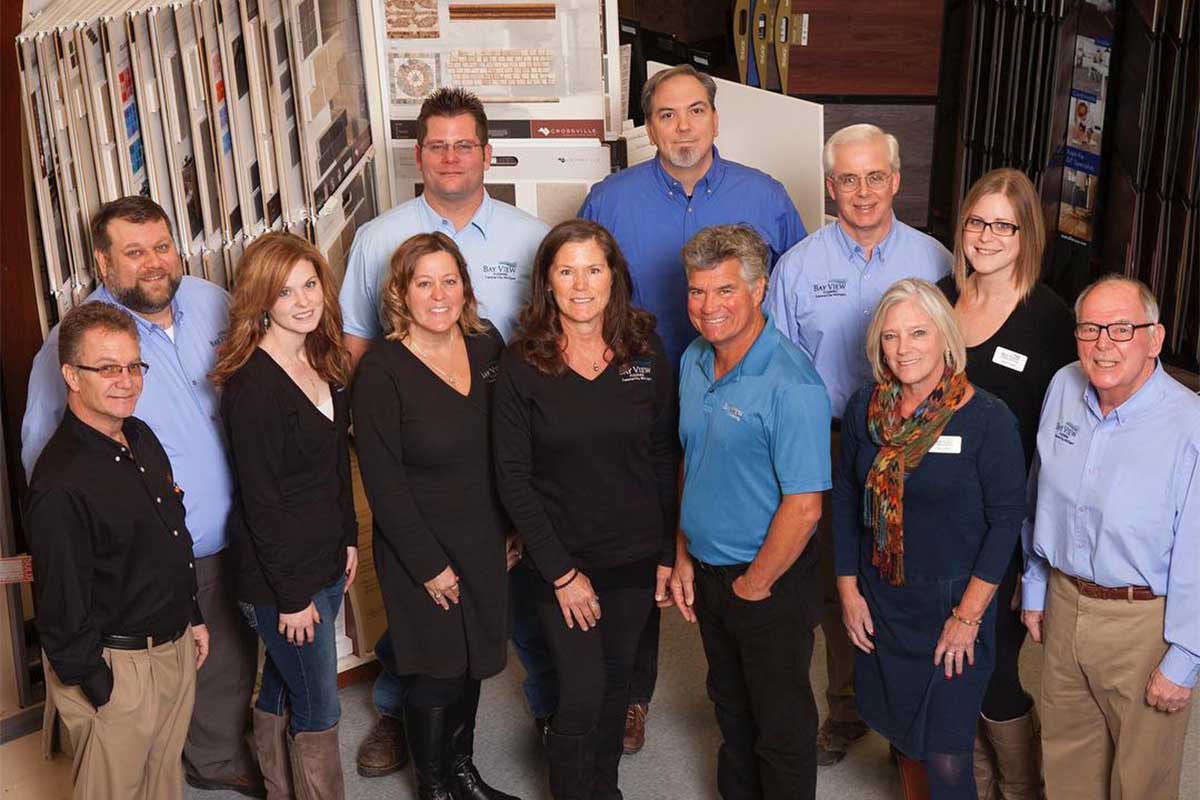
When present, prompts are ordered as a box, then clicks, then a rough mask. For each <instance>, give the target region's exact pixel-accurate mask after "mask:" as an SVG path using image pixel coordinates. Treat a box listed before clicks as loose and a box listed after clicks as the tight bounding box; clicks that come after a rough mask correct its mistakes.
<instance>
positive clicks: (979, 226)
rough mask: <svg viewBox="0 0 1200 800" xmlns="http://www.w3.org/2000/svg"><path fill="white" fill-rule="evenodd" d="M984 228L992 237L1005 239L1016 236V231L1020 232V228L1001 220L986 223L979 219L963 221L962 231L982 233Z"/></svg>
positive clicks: (973, 218)
mask: <svg viewBox="0 0 1200 800" xmlns="http://www.w3.org/2000/svg"><path fill="white" fill-rule="evenodd" d="M984 228H990V229H991V231H992V235H994V236H1003V237H1005V238H1008V237H1009V236H1016V234H1017V231H1019V230H1021V226H1020V225H1018V224H1016V223H1015V222H1005V221H1004V220H1002V219H997V220H992V221H991V222H988V221H987V220H985V219H980V218H979V217H967V218H966V219H965V220H963V230H964V231H966V232H967V233H983V229H984Z"/></svg>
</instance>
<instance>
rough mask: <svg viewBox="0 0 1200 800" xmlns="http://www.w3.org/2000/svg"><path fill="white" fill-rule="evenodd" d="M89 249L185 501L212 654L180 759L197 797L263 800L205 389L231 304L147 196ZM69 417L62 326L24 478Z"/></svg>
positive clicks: (38, 360)
mask: <svg viewBox="0 0 1200 800" xmlns="http://www.w3.org/2000/svg"><path fill="white" fill-rule="evenodd" d="M92 241H93V244H94V246H95V252H94V255H95V258H96V264H97V267H98V268H99V274H100V277H101V279H102V281H103V284H102V285H101V286H100V287H98V288H97V289H96V290H95V291H94V292H92V293H91V295H89V296H88V298H87V300H86V301H85V302H89V303H90V302H102V303H111V304H112V305H115V306H117V307H119V308H122V309H124V310H125V311H127V312H129V313H130V315H131V316H132V317H133V319H134V321H135V322H136V323H137V329H138V339H139V342H140V344H141V351H142V360H143V361H145V362H146V363H147V364H149V365H150V370H149V371H148V372H147V373H146V377H145V379H144V381H143V389H142V395H141V397H140V398H139V399H138V403H137V407H136V409H135V411H134V413H135V414H136V415H137V417H138V418H139V419H141V420H143V421H144V422H146V424H148V425H149V426H150V427H151V428H152V429H153V430H154V433H155V434H156V435H157V436H158V438H159V440H160V441H161V442H162V445H163V448H164V449H165V450H166V451H167V455H168V456H169V457H170V459H171V468H172V469H173V470H174V478H175V482H176V483H177V484H179V486H180V487H181V488H182V489H183V491H184V497H183V502H184V506H185V507H186V509H187V527H188V530H189V531H190V532H191V534H192V547H193V550H194V552H195V555H196V559H195V569H196V582H197V584H198V586H199V594H198V595H197V600H198V601H199V604H200V608H201V611H202V613H203V615H204V620H205V622H206V623H207V624H208V628H209V633H210V637H211V643H212V651H211V655H210V657H209V659H208V661H207V662H205V664H204V668H203V669H201V670H200V672H199V673H198V675H197V683H196V704H195V709H194V711H193V713H192V722H191V726H190V727H189V729H188V739H187V744H186V745H185V747H184V751H183V758H184V765H185V768H186V777H187V780H188V783H190V784H192V785H193V786H196V787H198V788H208V789H233V790H234V791H243V790H245V791H249V792H252V793H253V792H262V791H264V790H263V784H262V777H261V776H260V775H259V772H258V767H257V766H256V765H255V763H254V760H253V758H252V756H251V754H250V752H249V749H248V748H247V746H246V741H245V731H246V726H247V724H248V721H249V717H250V695H251V692H252V691H253V689H254V677H255V673H256V670H257V656H258V644H257V640H256V639H255V637H254V634H253V631H251V630H250V628H249V626H247V625H246V621H245V619H244V618H243V617H242V615H241V612H240V611H239V610H238V607H237V600H236V596H235V593H234V588H233V573H232V571H229V570H226V569H225V567H224V566H223V563H222V562H223V554H224V552H225V545H226V544H227V540H226V534H225V520H226V517H227V516H228V514H229V508H230V504H231V503H232V497H233V477H232V475H231V473H230V470H229V462H228V459H227V457H226V453H225V443H224V439H223V437H222V434H221V423H220V420H219V419H218V402H217V394H216V391H215V390H214V389H213V387H212V384H210V383H209V381H208V373H209V372H210V371H211V370H212V368H213V366H215V364H216V349H217V345H218V344H220V342H221V340H222V339H223V338H224V337H225V332H226V329H227V328H228V325H229V295H228V294H227V293H226V292H225V290H224V289H221V288H220V287H219V286H216V285H215V284H212V283H209V282H208V281H205V280H201V279H199V278H193V277H190V276H186V275H183V264H182V262H181V261H180V257H179V251H178V250H177V249H176V247H175V242H174V240H173V239H172V236H171V228H170V222H169V220H168V217H167V215H166V213H165V212H164V211H163V210H162V208H161V207H159V206H158V205H157V204H156V203H154V202H153V201H151V200H148V199H146V198H144V197H124V198H121V199H119V200H114V201H113V202H111V203H107V204H105V205H104V206H103V207H102V208H101V209H100V211H99V212H97V214H96V217H95V218H94V219H93V222H92ZM65 407H66V387H65V385H64V384H63V380H62V376H61V375H60V373H59V366H58V326H55V327H54V328H53V329H51V331H50V335H49V336H47V337H46V341H45V342H44V343H43V344H42V347H41V349H40V350H39V351H38V354H37V356H36V357H35V358H34V360H33V369H32V370H31V372H30V375H29V393H28V398H27V402H26V405H25V417H24V419H23V420H22V422H21V462H22V464H23V465H24V467H25V473H26V476H27V477H28V476H29V474H30V473H31V472H32V470H33V465H34V464H35V463H36V462H37V459H38V456H39V455H40V454H41V452H42V448H43V447H45V445H46V442H47V441H48V440H49V439H50V436H51V435H52V434H53V433H54V431H55V429H56V428H57V427H58V424H59V421H60V420H61V419H62V414H63V409H64V408H65ZM258 796H265V795H262V794H260V795H258Z"/></svg>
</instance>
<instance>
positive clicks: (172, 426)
mask: <svg viewBox="0 0 1200 800" xmlns="http://www.w3.org/2000/svg"><path fill="white" fill-rule="evenodd" d="M85 302H88V303H91V302H101V303H109V304H110V305H114V306H117V307H118V308H121V309H124V310H125V311H127V312H128V313H129V314H130V316H132V317H133V319H134V320H135V321H136V322H137V329H138V342H139V344H140V345H141V351H142V360H143V361H145V362H146V363H147V364H149V365H150V371H149V372H147V373H146V377H145V378H144V379H143V381H142V395H141V397H139V398H138V402H137V406H136V407H135V408H134V411H133V413H134V414H135V415H136V416H137V417H138V418H139V419H141V420H142V421H143V422H145V423H146V424H147V425H149V426H150V427H151V429H152V430H153V431H154V434H155V435H156V436H157V437H158V439H159V441H160V442H162V446H163V449H164V450H166V451H167V456H169V457H170V459H171V469H172V470H173V471H174V478H175V482H176V483H177V484H179V486H180V488H182V489H183V492H184V494H183V505H184V507H185V508H186V509H187V527H188V531H189V532H190V533H191V534H192V549H193V551H194V552H195V554H196V557H197V558H204V557H205V556H211V555H213V554H214V553H216V552H219V551H220V550H223V549H224V548H225V544H226V541H227V539H226V536H225V521H226V518H227V517H228V516H229V508H230V506H231V504H232V502H233V476H232V475H231V474H230V470H229V459H228V457H227V456H226V453H225V439H224V435H223V434H222V432H221V422H220V419H219V416H218V414H219V404H218V396H217V392H216V389H214V388H213V385H212V384H211V383H209V381H208V373H209V372H211V371H212V369H213V367H215V366H216V365H217V345H218V344H220V343H221V340H222V339H224V338H225V332H226V330H227V329H228V328H229V295H228V294H227V293H226V292H225V290H224V289H222V288H221V287H219V286H217V285H216V284H213V283H209V282H208V281H206V280H202V279H200V278H193V277H191V276H189V275H185V276H183V280H182V282H180V284H179V290H178V291H177V292H176V293H175V299H174V300H172V301H171V317H172V323H171V335H168V333H167V332H166V331H165V330H163V329H162V328H160V327H159V326H158V325H155V324H154V323H152V322H147V321H146V320H145V319H144V318H142V317H141V316H139V315H137V314H135V313H134V312H132V311H130V310H129V309H128V308H125V307H124V306H122V305H121V304H120V303H119V302H117V300H116V298H115V297H113V296H112V295H111V294H109V292H108V289H106V288H105V287H104V286H101V287H100V288H99V289H97V290H96V291H94V292H92V293H91V294H90V295H88V298H87V300H86V301H85ZM172 335H173V336H174V338H172ZM66 407H67V386H66V384H65V383H64V382H63V378H62V373H61V371H60V370H59V366H58V326H57V325H55V326H54V328H53V329H51V331H50V335H49V336H47V337H46V341H45V342H43V343H42V348H41V349H40V350H38V353H37V356H36V357H34V359H33V369H32V370H30V373H29V395H28V399H27V401H26V404H25V417H24V419H23V420H22V421H21V463H22V464H23V465H24V467H25V476H26V477H27V478H28V477H29V476H30V475H31V474H32V473H33V466H34V464H36V463H37V460H38V456H40V455H41V454H42V448H43V447H45V446H46V442H48V441H49V440H50V437H51V436H52V435H53V434H54V431H55V430H56V429H57V428H58V424H59V422H60V421H61V420H62V415H63V409H64V408H66Z"/></svg>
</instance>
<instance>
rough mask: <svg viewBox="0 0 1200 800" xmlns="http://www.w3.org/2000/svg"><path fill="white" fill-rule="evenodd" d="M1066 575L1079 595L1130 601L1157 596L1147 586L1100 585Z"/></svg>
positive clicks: (1097, 598) (1150, 598) (1151, 598)
mask: <svg viewBox="0 0 1200 800" xmlns="http://www.w3.org/2000/svg"><path fill="white" fill-rule="evenodd" d="M1068 577H1070V578H1071V583H1073V584H1075V588H1076V589H1078V590H1079V593H1080V594H1081V595H1083V596H1084V597H1091V598H1093V599H1096V600H1126V601H1128V602H1131V603H1132V602H1133V601H1134V600H1153V599H1155V598H1156V597H1157V595H1155V594H1154V591H1153V590H1152V589H1151V588H1150V587H1149V586H1100V585H1099V584H1095V583H1092V582H1091V581H1085V580H1084V579H1083V578H1075V577H1071V576H1068Z"/></svg>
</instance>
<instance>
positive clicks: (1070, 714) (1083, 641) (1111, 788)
mask: <svg viewBox="0 0 1200 800" xmlns="http://www.w3.org/2000/svg"><path fill="white" fill-rule="evenodd" d="M1165 608H1166V601H1165V599H1164V598H1161V597H1160V598H1157V599H1155V600H1135V601H1132V602H1131V601H1127V600H1097V599H1094V598H1090V597H1084V596H1083V595H1081V594H1080V593H1079V590H1078V589H1077V588H1076V587H1075V584H1074V583H1072V582H1071V580H1070V578H1068V577H1066V576H1065V575H1063V574H1062V573H1060V572H1054V573H1053V574H1052V575H1051V578H1050V586H1049V590H1048V592H1047V597H1046V612H1045V619H1044V621H1043V628H1042V634H1043V640H1042V641H1043V642H1044V643H1045V651H1046V654H1045V661H1044V664H1043V667H1042V694H1041V717H1042V751H1043V755H1044V759H1045V771H1046V794H1047V797H1051V798H1054V800H1105V798H1108V800H1149V799H1150V798H1153V799H1154V800H1168V798H1174V797H1178V796H1179V775H1180V771H1181V768H1182V764H1183V741H1184V737H1185V735H1186V734H1187V727H1188V716H1189V714H1190V713H1191V708H1190V706H1189V708H1187V709H1185V710H1183V711H1178V712H1176V713H1174V714H1167V713H1164V712H1161V711H1157V710H1155V709H1154V708H1152V707H1151V706H1149V705H1147V704H1146V684H1147V682H1148V681H1149V680H1150V674H1151V673H1152V672H1153V670H1154V669H1155V668H1156V667H1157V666H1158V663H1159V661H1161V660H1162V657H1163V655H1164V654H1165V653H1166V652H1167V643H1166V641H1165V640H1164V639H1163V621H1164V611H1165Z"/></svg>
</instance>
